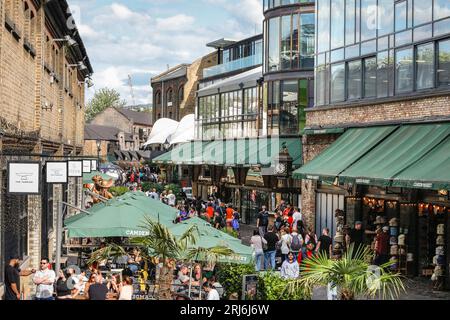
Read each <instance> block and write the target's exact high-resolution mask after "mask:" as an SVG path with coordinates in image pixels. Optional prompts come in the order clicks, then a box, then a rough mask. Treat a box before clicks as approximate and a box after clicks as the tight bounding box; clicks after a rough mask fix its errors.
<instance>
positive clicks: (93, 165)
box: [91, 160, 98, 171]
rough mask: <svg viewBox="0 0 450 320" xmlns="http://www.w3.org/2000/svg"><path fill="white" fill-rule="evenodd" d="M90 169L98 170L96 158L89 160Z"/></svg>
mask: <svg viewBox="0 0 450 320" xmlns="http://www.w3.org/2000/svg"><path fill="white" fill-rule="evenodd" d="M91 170H92V171H97V170H98V167H97V160H91Z"/></svg>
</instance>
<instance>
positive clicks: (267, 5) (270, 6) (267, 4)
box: [264, 0, 315, 11]
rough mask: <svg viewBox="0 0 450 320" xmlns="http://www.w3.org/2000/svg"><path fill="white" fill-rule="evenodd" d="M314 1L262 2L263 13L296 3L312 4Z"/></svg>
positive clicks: (268, 0)
mask: <svg viewBox="0 0 450 320" xmlns="http://www.w3.org/2000/svg"><path fill="white" fill-rule="evenodd" d="M314 2H315V0H264V11H267V10H269V9H273V8H276V7H282V6H289V5H293V4H298V3H314Z"/></svg>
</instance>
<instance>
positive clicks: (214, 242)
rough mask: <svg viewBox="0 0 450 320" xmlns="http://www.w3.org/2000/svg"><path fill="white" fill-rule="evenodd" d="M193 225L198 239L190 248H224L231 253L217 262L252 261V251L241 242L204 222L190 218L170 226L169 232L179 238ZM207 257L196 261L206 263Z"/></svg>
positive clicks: (201, 256) (202, 256)
mask: <svg viewBox="0 0 450 320" xmlns="http://www.w3.org/2000/svg"><path fill="white" fill-rule="evenodd" d="M193 225H196V226H197V229H198V232H199V237H198V239H197V242H196V244H195V245H192V246H190V248H203V249H210V248H214V247H226V248H229V249H231V250H232V251H233V254H232V255H230V256H223V257H219V259H218V262H224V263H227V262H228V263H239V264H248V263H250V262H251V261H252V254H253V250H252V248H251V247H248V246H245V245H243V244H242V243H241V240H239V239H236V238H234V237H232V236H230V235H229V234H227V233H225V232H222V231H220V230H217V229H215V228H214V227H212V226H211V225H210V224H209V223H207V222H206V221H204V220H202V219H200V218H192V219H189V220H186V221H184V222H182V223H179V224H176V225H172V226H171V227H169V231H170V232H171V233H172V234H173V235H174V236H175V237H180V236H181V235H182V234H183V233H185V232H186V231H187V230H188V229H189V228H191V227H192V226H193ZM207 258H208V257H206V256H204V255H202V254H200V255H199V256H198V258H197V259H196V260H198V261H207V260H208V259H207Z"/></svg>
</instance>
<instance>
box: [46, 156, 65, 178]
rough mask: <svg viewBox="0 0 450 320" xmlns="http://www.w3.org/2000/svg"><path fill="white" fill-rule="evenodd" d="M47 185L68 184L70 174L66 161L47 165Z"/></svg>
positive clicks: (51, 162) (47, 163)
mask: <svg viewBox="0 0 450 320" xmlns="http://www.w3.org/2000/svg"><path fill="white" fill-rule="evenodd" d="M45 172H46V180H45V181H46V182H47V183H67V182H68V172H67V162H66V161H60V162H56V161H47V162H46V164H45Z"/></svg>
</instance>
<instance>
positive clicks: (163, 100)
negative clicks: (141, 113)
mask: <svg viewBox="0 0 450 320" xmlns="http://www.w3.org/2000/svg"><path fill="white" fill-rule="evenodd" d="M217 63H218V57H217V55H216V54H215V53H211V54H208V55H206V56H204V57H201V58H199V59H197V60H195V61H194V62H193V63H191V64H180V65H178V66H176V67H173V68H171V69H169V70H167V71H165V72H163V73H161V74H159V75H157V76H155V77H153V78H152V79H151V86H152V88H153V122H155V121H157V120H158V119H161V118H169V119H173V120H176V121H180V120H181V119H182V118H183V117H184V116H186V115H188V114H192V113H194V111H195V103H196V92H197V89H198V81H199V80H201V79H202V78H203V70H204V69H205V68H209V67H212V66H215V65H217Z"/></svg>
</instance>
